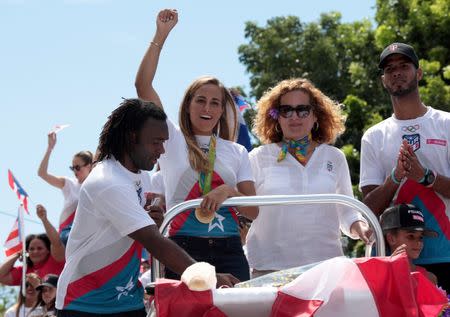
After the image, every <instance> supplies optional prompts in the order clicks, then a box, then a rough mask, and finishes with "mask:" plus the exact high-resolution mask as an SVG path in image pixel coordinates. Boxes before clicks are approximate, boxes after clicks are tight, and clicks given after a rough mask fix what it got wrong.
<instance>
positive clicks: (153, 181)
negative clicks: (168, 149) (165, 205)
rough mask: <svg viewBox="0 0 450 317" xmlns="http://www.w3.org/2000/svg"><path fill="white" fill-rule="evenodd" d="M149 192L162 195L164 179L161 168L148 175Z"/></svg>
mask: <svg viewBox="0 0 450 317" xmlns="http://www.w3.org/2000/svg"><path fill="white" fill-rule="evenodd" d="M150 185H151V188H150V192H152V193H154V194H158V195H164V193H165V191H166V189H165V186H164V179H163V175H162V173H161V170H159V171H157V172H155V173H153V174H152V175H151V177H150Z"/></svg>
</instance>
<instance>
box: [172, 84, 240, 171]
mask: <svg viewBox="0 0 450 317" xmlns="http://www.w3.org/2000/svg"><path fill="white" fill-rule="evenodd" d="M208 84H210V85H215V86H217V87H219V88H220V90H221V91H222V109H223V113H222V116H221V117H220V119H219V122H218V123H217V125H216V126H215V127H214V129H213V131H212V133H213V134H216V135H217V136H219V137H220V138H222V139H224V140H234V138H235V131H236V125H237V121H236V120H232V121H231V123H233V125H234V126H232V127H230V126H229V121H228V120H227V118H228V117H232V118H235V117H236V107H235V105H234V100H233V97H232V96H231V94H230V92H229V91H228V89H227V88H226V87H225V86H224V85H223V84H222V83H221V82H220V81H219V80H218V79H217V78H215V77H211V76H203V77H200V78H198V79H196V80H195V81H194V82H193V83H192V84H191V85H190V86H189V87H188V88H187V89H186V92H185V93H184V97H183V100H182V101H181V106H180V112H179V124H180V130H181V132H182V133H183V135H184V138H185V140H186V144H187V147H188V156H189V164H190V165H191V167H192V169H194V170H195V171H197V172H205V173H207V172H209V170H210V166H209V160H208V157H207V155H206V154H205V153H204V152H203V151H202V150H201V149H200V147H199V145H198V144H197V140H196V139H195V133H194V130H193V128H192V124H191V120H190V119H189V113H188V110H189V105H190V104H191V101H192V99H193V97H194V94H195V92H196V91H197V90H198V89H199V88H200V87H202V86H203V85H208ZM230 110H231V111H232V112H233V113H227V112H229V111H230Z"/></svg>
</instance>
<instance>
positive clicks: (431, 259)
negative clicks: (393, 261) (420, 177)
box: [395, 180, 450, 264]
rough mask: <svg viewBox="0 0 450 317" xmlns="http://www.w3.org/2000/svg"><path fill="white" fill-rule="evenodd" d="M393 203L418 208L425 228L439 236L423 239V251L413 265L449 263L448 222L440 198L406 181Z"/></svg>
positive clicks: (421, 186) (424, 188)
mask: <svg viewBox="0 0 450 317" xmlns="http://www.w3.org/2000/svg"><path fill="white" fill-rule="evenodd" d="M395 203H396V204H400V203H410V204H413V205H415V206H417V207H418V208H420V209H421V210H422V212H423V215H424V217H425V226H426V227H428V228H430V229H433V230H435V231H437V232H438V234H439V236H438V237H437V238H430V237H424V247H423V250H422V252H421V254H420V257H419V258H418V259H417V260H416V261H414V263H416V264H431V263H447V262H450V257H449V255H450V221H449V218H448V216H447V214H446V206H445V203H444V202H443V200H442V198H441V197H440V196H439V195H437V194H436V192H435V191H434V190H433V189H431V188H427V187H425V186H423V185H420V184H419V183H417V182H415V181H412V180H407V181H406V182H405V183H404V184H403V185H402V186H401V188H400V190H399V192H398V195H397V199H396V200H395Z"/></svg>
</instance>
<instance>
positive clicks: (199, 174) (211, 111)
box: [136, 10, 258, 280]
mask: <svg viewBox="0 0 450 317" xmlns="http://www.w3.org/2000/svg"><path fill="white" fill-rule="evenodd" d="M156 20H157V21H156V25H157V30H156V33H155V36H154V38H153V41H152V42H151V43H150V46H149V48H148V50H147V52H146V54H145V55H144V58H143V60H142V62H141V65H140V68H139V71H138V73H137V76H136V89H137V93H138V96H139V97H140V98H142V99H145V100H149V101H152V102H154V103H155V104H156V105H158V106H160V107H162V103H161V100H160V98H159V96H158V94H157V92H156V91H155V89H154V87H153V78H154V76H155V72H156V68H157V65H158V60H159V54H160V52H161V49H162V48H163V44H164V42H165V40H166V38H167V36H168V35H169V33H170V31H171V30H172V28H173V27H174V26H175V25H176V23H177V21H178V13H177V11H176V10H162V11H161V12H160V13H159V14H158V17H157V19H156ZM167 124H168V127H169V140H168V141H166V142H165V144H164V148H165V153H164V154H163V155H161V157H160V159H159V164H160V166H161V174H162V176H163V180H164V186H165V197H166V204H167V208H168V209H170V208H171V207H173V206H175V205H176V204H178V203H181V202H183V201H186V200H191V199H196V198H200V197H203V201H202V202H201V205H200V208H198V209H196V210H193V209H191V210H187V211H186V212H184V213H182V214H180V215H178V216H177V217H175V219H174V220H173V221H172V223H171V225H170V229H169V236H170V238H171V239H172V240H173V241H175V242H176V243H177V244H178V245H179V246H181V247H182V248H183V249H185V250H186V251H187V252H188V253H189V254H190V255H191V256H192V257H193V258H194V259H195V260H197V261H205V262H209V263H210V264H212V265H214V266H215V267H216V271H217V272H218V273H230V274H233V275H234V276H235V277H237V278H238V279H240V280H248V279H249V277H250V273H249V267H248V262H247V260H246V258H245V255H244V252H243V249H242V244H241V240H240V236H239V230H238V228H239V226H238V218H237V213H236V208H231V207H220V205H221V204H222V202H223V201H225V200H226V199H227V198H229V197H233V196H243V195H254V194H255V188H254V183H253V177H252V174H251V168H250V162H249V160H248V153H247V150H246V149H245V148H244V147H243V146H241V145H239V144H237V143H234V142H233V140H234V135H235V133H236V131H237V118H236V107H235V105H234V101H233V97H232V96H231V95H230V93H229V92H228V90H227V89H226V88H225V87H224V85H223V84H222V83H221V82H220V81H219V80H217V79H216V78H214V77H210V76H205V77H201V78H198V79H197V80H195V81H194V82H193V83H192V84H191V85H190V86H189V87H188V88H187V90H186V93H185V94H184V97H183V100H182V102H181V106H180V111H179V125H180V126H179V127H177V126H175V125H174V124H173V123H172V122H171V121H170V120H167ZM237 210H238V211H239V213H241V214H243V215H244V216H246V217H248V218H250V219H254V218H255V217H256V216H257V214H258V209H257V208H256V207H244V208H237ZM166 277H168V278H178V276H177V275H176V274H174V273H173V272H170V271H168V270H166Z"/></svg>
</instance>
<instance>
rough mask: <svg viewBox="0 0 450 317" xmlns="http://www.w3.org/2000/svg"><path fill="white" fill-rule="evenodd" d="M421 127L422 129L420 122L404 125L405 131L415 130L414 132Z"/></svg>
mask: <svg viewBox="0 0 450 317" xmlns="http://www.w3.org/2000/svg"><path fill="white" fill-rule="evenodd" d="M419 129H420V126H419V125H418V124H415V125H409V126H406V127H402V131H403V132H413V133H414V132H416V131H417V130H419Z"/></svg>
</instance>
